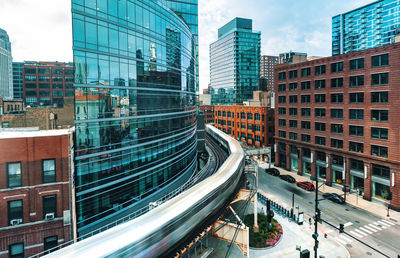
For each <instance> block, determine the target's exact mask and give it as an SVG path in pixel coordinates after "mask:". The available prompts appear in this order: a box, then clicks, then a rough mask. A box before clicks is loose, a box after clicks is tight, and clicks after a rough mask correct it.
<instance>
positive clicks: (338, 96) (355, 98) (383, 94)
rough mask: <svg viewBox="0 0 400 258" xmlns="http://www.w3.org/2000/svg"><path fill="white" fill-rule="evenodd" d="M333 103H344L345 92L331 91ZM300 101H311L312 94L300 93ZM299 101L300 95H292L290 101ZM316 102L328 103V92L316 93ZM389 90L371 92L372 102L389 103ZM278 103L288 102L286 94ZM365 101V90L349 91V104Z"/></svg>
mask: <svg viewBox="0 0 400 258" xmlns="http://www.w3.org/2000/svg"><path fill="white" fill-rule="evenodd" d="M330 96H331V103H332V104H339V103H343V93H331V94H330ZM300 101H301V103H302V104H309V103H311V95H300ZM297 102H298V95H290V96H289V103H291V104H296V103H297ZM314 102H315V103H318V104H320V103H326V94H314ZM388 102H389V92H388V91H377V92H371V103H372V104H376V103H388ZM278 103H280V104H284V103H286V96H279V97H278ZM357 103H364V92H350V93H349V104H357Z"/></svg>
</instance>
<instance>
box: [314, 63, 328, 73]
mask: <svg viewBox="0 0 400 258" xmlns="http://www.w3.org/2000/svg"><path fill="white" fill-rule="evenodd" d="M325 72H326V66H325V65H318V66H316V67H315V75H321V74H325Z"/></svg>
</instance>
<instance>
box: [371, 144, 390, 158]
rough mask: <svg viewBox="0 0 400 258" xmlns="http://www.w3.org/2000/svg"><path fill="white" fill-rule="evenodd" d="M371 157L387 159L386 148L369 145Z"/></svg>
mask: <svg viewBox="0 0 400 258" xmlns="http://www.w3.org/2000/svg"><path fill="white" fill-rule="evenodd" d="M371 155H372V156H377V157H382V158H387V157H388V147H385V146H379V145H371Z"/></svg>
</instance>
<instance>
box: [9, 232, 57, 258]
mask: <svg viewBox="0 0 400 258" xmlns="http://www.w3.org/2000/svg"><path fill="white" fill-rule="evenodd" d="M57 246H58V237H57V236H49V237H45V238H44V239H43V247H44V251H47V250H50V249H52V248H54V247H57ZM24 249H25V246H24V243H15V244H12V245H9V246H8V256H9V257H10V258H23V257H25V250H24ZM52 251H53V250H52Z"/></svg>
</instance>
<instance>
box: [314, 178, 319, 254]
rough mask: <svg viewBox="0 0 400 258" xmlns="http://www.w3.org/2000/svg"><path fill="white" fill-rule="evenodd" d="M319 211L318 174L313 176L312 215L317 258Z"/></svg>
mask: <svg viewBox="0 0 400 258" xmlns="http://www.w3.org/2000/svg"><path fill="white" fill-rule="evenodd" d="M318 217H319V211H318V176H317V177H315V217H314V227H315V230H314V234H313V238H314V240H315V242H314V257H315V258H317V257H318V255H317V250H318V220H319V218H318Z"/></svg>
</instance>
